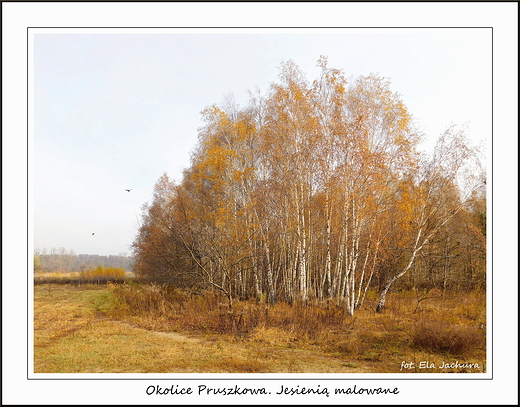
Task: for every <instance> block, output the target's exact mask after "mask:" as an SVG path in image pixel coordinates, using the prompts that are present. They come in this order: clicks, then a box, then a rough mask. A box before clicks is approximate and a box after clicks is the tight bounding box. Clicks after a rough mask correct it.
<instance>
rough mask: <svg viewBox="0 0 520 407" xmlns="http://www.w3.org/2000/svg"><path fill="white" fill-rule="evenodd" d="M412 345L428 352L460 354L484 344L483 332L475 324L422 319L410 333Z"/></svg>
mask: <svg viewBox="0 0 520 407" xmlns="http://www.w3.org/2000/svg"><path fill="white" fill-rule="evenodd" d="M412 343H413V346H414V347H417V348H420V349H422V350H425V351H429V352H434V353H435V352H448V353H450V354H452V355H458V356H462V355H464V354H469V353H471V352H472V351H474V350H475V349H480V348H483V347H484V346H485V343H486V337H485V332H484V331H482V330H479V329H478V327H475V326H467V325H464V326H460V325H453V324H449V323H447V322H446V321H442V320H430V321H422V322H421V323H418V324H417V325H416V327H415V329H414V331H413V334H412Z"/></svg>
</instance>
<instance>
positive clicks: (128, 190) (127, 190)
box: [125, 188, 133, 192]
mask: <svg viewBox="0 0 520 407" xmlns="http://www.w3.org/2000/svg"><path fill="white" fill-rule="evenodd" d="M132 189H133V188H130V189H125V191H126V192H130V191H131V190H132Z"/></svg>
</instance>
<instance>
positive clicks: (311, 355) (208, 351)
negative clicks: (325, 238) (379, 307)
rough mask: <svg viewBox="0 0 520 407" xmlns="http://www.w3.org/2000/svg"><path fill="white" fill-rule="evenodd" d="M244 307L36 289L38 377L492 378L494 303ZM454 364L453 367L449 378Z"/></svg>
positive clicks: (138, 293) (404, 299)
mask: <svg viewBox="0 0 520 407" xmlns="http://www.w3.org/2000/svg"><path fill="white" fill-rule="evenodd" d="M421 298H424V296H423V297H421V296H418V295H417V293H415V292H402V293H392V294H391V296H390V298H389V301H388V307H387V309H386V310H385V312H384V313H382V314H376V313H375V312H374V304H375V300H376V299H375V295H373V296H372V297H370V298H369V299H368V301H367V302H366V303H365V305H364V306H363V307H362V308H360V309H358V310H357V311H356V314H355V315H354V317H350V316H348V315H347V314H346V313H345V312H344V311H343V309H342V308H340V307H337V306H336V305H332V304H325V303H324V304H312V305H309V304H306V305H304V304H294V305H292V306H290V305H287V304H282V303H280V304H277V305H276V306H274V307H267V306H266V305H265V304H263V303H252V302H235V303H234V304H233V309H232V310H230V309H229V308H228V306H227V304H226V303H225V301H224V298H223V297H221V296H219V295H216V294H214V293H205V294H204V295H191V294H190V293H188V292H184V291H180V290H172V289H170V290H168V289H164V288H162V287H159V286H154V285H140V284H135V283H128V284H126V283H125V284H117V285H116V284H110V283H109V284H107V285H89V284H82V285H81V286H77V285H72V284H39V285H35V287H34V372H35V373H80V372H81V373H399V372H401V373H447V372H453V373H482V372H485V369H486V349H485V344H486V329H485V325H486V308H485V293H484V292H481V291H475V292H471V293H448V294H447V295H445V296H444V297H442V296H434V297H432V298H428V299H427V300H423V301H419V300H420V299H421ZM443 366H444V368H443Z"/></svg>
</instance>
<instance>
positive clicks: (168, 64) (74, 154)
mask: <svg viewBox="0 0 520 407" xmlns="http://www.w3.org/2000/svg"><path fill="white" fill-rule="evenodd" d="M63 31H65V30H63ZM142 31H143V30H141V32H140V31H139V30H138V29H134V30H131V31H130V32H129V31H128V30H126V31H125V32H124V33H121V32H118V30H103V31H100V30H95V29H91V30H88V29H81V30H77V31H74V30H67V31H66V32H60V30H56V29H52V30H51V29H49V30H42V29H40V30H35V33H34V37H33V38H34V41H33V44H34V45H33V50H34V53H33V56H34V59H33V61H34V99H33V101H34V132H33V137H34V150H33V153H34V155H33V157H34V160H33V163H34V167H33V170H34V247H35V248H40V249H43V248H47V249H51V248H53V247H64V248H65V249H67V250H69V249H72V250H74V251H75V252H76V253H78V254H79V253H88V254H101V255H110V254H119V253H128V254H130V253H131V251H130V248H129V246H130V245H131V244H132V242H133V240H134V238H135V235H136V233H137V228H138V226H137V225H138V219H139V217H140V215H141V213H142V211H141V206H142V205H143V204H144V203H145V202H150V201H151V200H152V191H153V186H154V184H155V182H156V181H157V180H158V178H159V177H160V176H161V174H162V173H163V172H166V173H167V174H168V175H169V176H170V177H171V178H173V179H175V180H176V181H180V180H181V178H182V170H183V169H184V168H187V167H188V166H189V165H190V151H192V149H193V148H194V147H195V145H196V143H197V128H198V127H200V126H201V125H202V122H201V115H200V112H201V111H202V110H203V109H204V108H205V107H207V106H210V105H211V104H219V105H220V104H222V103H223V101H224V99H225V97H226V95H228V94H230V93H232V94H233V95H234V97H235V99H236V100H237V102H238V104H239V105H240V106H245V105H246V103H247V100H248V90H254V89H255V88H257V87H258V88H260V90H261V91H262V92H263V93H264V92H265V91H267V89H268V87H269V84H270V83H272V82H276V81H277V75H278V67H279V66H280V64H281V63H282V62H283V61H287V60H289V59H292V60H293V61H294V62H295V63H296V64H298V65H299V66H300V68H301V69H302V70H303V72H304V73H305V74H306V75H307V79H308V80H310V81H312V80H314V79H316V78H317V77H318V74H319V68H317V67H316V61H317V60H318V58H319V57H320V55H325V56H327V57H328V61H329V67H331V68H338V69H341V70H342V71H343V72H344V74H345V76H346V77H347V78H349V79H350V78H351V79H352V80H355V79H356V78H357V77H359V76H360V75H368V74H371V73H376V74H379V75H380V76H383V77H386V78H388V79H389V80H390V81H391V88H392V90H393V91H395V92H397V93H399V94H400V95H401V97H402V99H403V100H404V102H405V104H406V105H407V106H408V108H409V111H410V112H411V113H412V115H413V116H414V117H415V119H416V122H417V125H418V127H419V128H420V129H421V130H422V131H424V133H425V135H426V136H427V137H428V139H429V140H433V139H435V138H436V137H437V136H438V135H439V134H440V133H441V132H442V131H443V130H444V129H446V128H447V127H448V126H449V125H450V124H451V123H455V124H459V125H464V124H467V125H468V136H469V137H470V138H471V139H472V141H474V142H475V143H478V142H479V141H484V142H485V140H486V139H489V138H490V137H491V30H490V29H486V28H481V29H476V28H469V29H462V28H454V29H441V28H434V29H426V28H422V29H411V28H410V29H370V28H364V29H342V30H329V31H327V30H317V29H315V30H299V31H294V30H289V29H279V30H269V31H268V30H264V31H262V30H254V31H253V30H244V29H236V30H226V31H223V30H211V31H207V32H201V31H200V30H195V29H193V30H184V31H182V32H179V31H175V30H169V31H168V30H163V32H160V33H159V32H157V33H144V32H142ZM224 32H225V33H224ZM127 188H128V189H130V188H131V189H132V191H131V192H126V191H125V189H127ZM92 233H95V235H92Z"/></svg>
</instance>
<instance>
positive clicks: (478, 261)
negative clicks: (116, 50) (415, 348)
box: [133, 57, 485, 315]
mask: <svg viewBox="0 0 520 407" xmlns="http://www.w3.org/2000/svg"><path fill="white" fill-rule="evenodd" d="M318 66H319V67H320V69H321V74H320V76H319V77H318V78H317V79H316V80H314V81H313V82H309V81H308V80H307V79H306V77H305V75H304V74H303V73H302V72H301V70H300V69H299V67H298V66H297V65H296V64H295V63H294V62H292V61H289V62H286V63H284V64H282V65H281V67H280V74H279V83H274V84H272V85H271V87H270V89H269V90H268V92H267V94H265V95H260V93H258V94H256V95H254V94H251V96H250V102H249V104H248V105H247V106H246V107H245V108H242V109H240V108H239V107H238V106H236V105H235V103H234V102H233V100H232V98H230V99H228V101H227V104H226V105H225V106H223V107H218V106H216V105H214V106H210V107H208V108H206V109H205V110H204V111H203V112H202V116H203V119H204V122H205V125H204V126H203V127H202V128H200V129H199V143H198V145H197V146H196V148H195V150H194V152H193V154H192V162H191V166H190V167H189V168H187V169H186V170H185V171H184V177H183V179H182V181H181V182H180V184H178V185H175V184H173V182H171V181H170V180H169V179H168V177H167V175H164V176H163V177H161V179H160V180H159V181H158V183H157V185H156V188H155V193H154V200H153V202H152V203H151V204H150V205H145V206H144V207H143V223H142V225H141V227H140V229H139V233H138V235H137V237H136V240H135V242H134V245H133V249H134V256H135V258H136V273H137V275H138V277H139V278H141V279H146V280H152V281H161V282H165V283H167V284H173V285H177V286H190V287H197V288H198V289H204V288H207V289H216V290H220V291H221V292H222V293H224V294H225V295H226V296H227V298H228V300H229V306H230V307H231V306H232V303H233V300H234V299H236V298H240V299H255V300H257V301H266V302H268V303H269V304H275V303H276V302H278V301H285V302H288V303H293V302H295V301H302V302H306V301H309V300H320V301H328V302H332V303H333V304H336V305H337V306H340V307H345V308H346V309H347V311H348V313H349V314H350V315H353V314H354V312H355V310H356V309H357V308H359V307H360V306H362V305H363V303H364V301H365V299H366V298H367V293H368V292H370V291H377V292H378V293H379V301H378V303H377V308H376V310H377V311H379V312H381V311H382V310H383V309H384V307H385V302H386V298H387V295H388V292H389V291H390V290H391V288H392V287H395V286H398V285H399V284H401V286H403V285H407V286H408V287H409V286H410V285H411V286H413V288H416V287H417V286H418V285H420V284H429V283H431V284H433V285H436V284H440V282H441V283H442V285H443V287H442V288H443V289H448V288H450V287H451V286H453V287H455V286H457V287H459V286H460V285H458V283H460V282H461V281H462V280H464V281H466V282H467V281H469V280H471V281H473V282H474V281H475V279H477V280H479V281H480V282H485V261H482V259H485V193H483V189H482V180H483V179H485V178H484V177H483V176H482V171H480V170H478V163H477V162H476V161H471V160H472V159H473V158H474V154H473V151H472V150H471V149H470V148H469V147H468V145H467V143H466V142H465V140H464V133H463V132H462V131H460V130H457V129H456V128H454V127H451V128H448V130H447V131H446V132H445V133H444V134H443V135H442V136H441V137H440V139H439V143H438V145H437V147H436V149H435V151H434V152H433V153H432V154H431V155H430V156H429V157H426V156H424V155H421V154H420V152H419V151H418V147H417V146H418V142H419V141H420V134H419V133H418V132H417V131H416V130H415V129H414V126H413V120H412V117H411V114H410V113H409V112H408V110H407V108H406V106H405V104H404V102H403V101H402V100H401V98H400V96H399V95H398V94H397V93H395V92H393V91H392V90H391V89H390V82H389V81H388V80H386V79H384V78H381V77H379V76H375V75H370V76H366V77H360V78H358V79H356V80H355V81H353V82H352V83H348V82H347V80H346V78H345V77H344V75H343V73H342V72H341V71H340V70H338V69H332V68H329V67H328V64H327V59H326V58H324V57H321V58H320V59H319V61H318ZM470 164H471V165H473V166H470ZM468 169H469V171H468ZM472 180H473V181H475V182H474V183H471V182H470V181H472ZM479 183H480V184H479ZM463 247H466V248H469V247H471V250H469V251H468V250H465V251H464V250H462V248H463ZM459 252H462V253H466V254H465V255H464V256H458V255H457V253H459ZM439 253H441V254H439ZM441 255H442V262H441V261H440V260H439V261H430V260H432V259H433V257H431V256H441ZM470 255H471V256H470ZM429 256H430V257H429ZM469 257H471V259H470V258H469ZM439 258H440V257H439ZM440 264H442V272H441V271H440V270H441V266H440ZM421 270H424V272H421ZM427 273H430V277H431V278H429V277H427V276H426V274H427ZM470 274H471V278H469V280H468V278H466V277H467V276H468V275H470ZM408 276H409V277H408ZM425 276H426V277H425ZM464 276H466V277H464Z"/></svg>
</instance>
